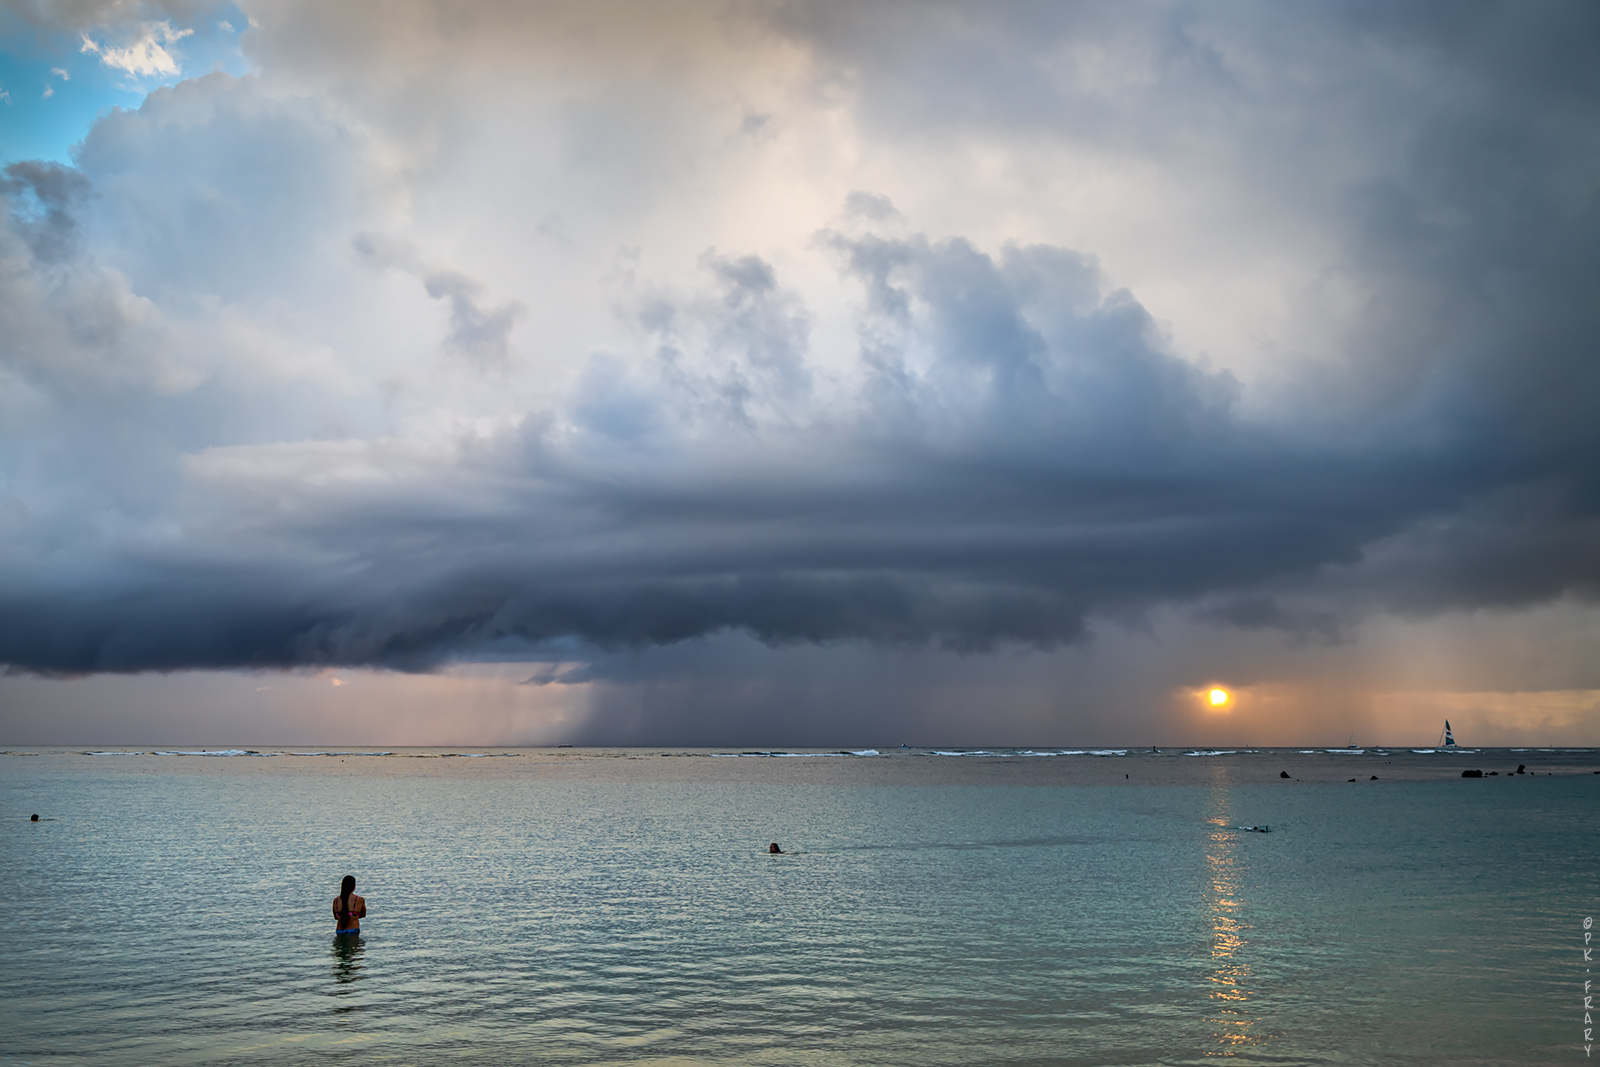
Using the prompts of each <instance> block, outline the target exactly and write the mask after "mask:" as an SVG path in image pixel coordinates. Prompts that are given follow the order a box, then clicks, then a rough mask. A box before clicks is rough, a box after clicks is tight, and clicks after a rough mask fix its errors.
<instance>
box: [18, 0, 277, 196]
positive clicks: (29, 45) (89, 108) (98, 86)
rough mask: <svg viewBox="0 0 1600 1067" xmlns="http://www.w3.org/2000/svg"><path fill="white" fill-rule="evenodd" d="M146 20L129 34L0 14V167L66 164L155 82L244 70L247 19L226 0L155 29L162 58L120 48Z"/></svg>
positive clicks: (144, 28)
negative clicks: (96, 129) (43, 25)
mask: <svg viewBox="0 0 1600 1067" xmlns="http://www.w3.org/2000/svg"><path fill="white" fill-rule="evenodd" d="M152 25H159V24H148V23H147V24H144V25H142V26H140V27H134V28H132V30H131V36H130V30H128V29H123V30H116V29H110V28H108V29H90V30H88V31H85V32H76V31H72V32H69V31H64V30H59V29H55V30H41V29H40V28H38V27H35V26H31V25H28V24H27V23H24V22H22V21H21V20H20V19H17V18H16V17H15V16H6V15H0V166H4V165H6V164H9V163H15V162H18V161H19V160H24V159H42V160H49V161H52V162H56V163H67V164H70V163H72V162H73V150H74V148H75V147H76V146H77V145H78V144H80V143H82V141H83V139H84V136H85V135H87V134H88V132H89V129H90V127H91V126H93V125H94V123H95V121H96V120H97V119H99V118H100V117H101V116H103V115H105V114H107V113H108V112H110V111H111V110H112V109H113V108H129V109H131V108H137V107H138V106H139V105H140V104H142V103H143V102H144V99H145V97H146V96H148V95H149V94H150V93H151V92H153V91H154V90H156V89H159V88H162V87H163V86H168V85H175V84H177V83H178V82H180V81H183V80H185V79H188V78H196V77H200V76H202V75H205V74H209V73H211V72H212V71H214V70H222V71H225V72H227V73H228V74H231V75H233V76H234V77H240V76H242V75H244V74H245V73H247V72H248V70H249V62H248V61H247V60H246V58H245V55H244V52H243V51H242V49H241V48H240V38H241V36H242V34H243V33H244V32H245V31H246V30H247V29H248V19H247V18H246V16H245V15H244V14H243V12H241V11H240V10H239V9H238V8H237V7H236V6H234V5H233V4H231V3H228V4H219V5H218V6H216V7H215V8H212V9H210V10H209V11H208V12H206V13H205V14H204V15H203V16H196V17H195V18H194V19H193V20H192V21H190V22H179V21H175V20H169V22H168V23H167V25H166V27H165V28H162V29H158V30H156V31H155V37H154V42H153V43H154V44H155V45H156V46H157V47H158V48H159V50H160V52H161V53H163V54H164V55H165V56H166V57H168V58H169V59H170V64H168V63H166V62H165V61H163V60H162V57H161V56H160V55H155V54H154V53H151V52H148V51H146V52H144V53H142V54H139V53H135V54H133V55H137V56H138V57H139V58H142V59H144V60H145V62H142V63H141V62H134V61H132V58H133V57H132V55H130V54H129V53H128V52H127V51H126V50H127V49H129V48H130V46H132V47H136V46H137V44H138V38H139V37H140V36H141V35H142V34H146V33H147V32H148V30H149V27H151V26H152ZM152 56H154V58H155V60H156V62H154V63H151V62H149V60H150V58H151V57H152ZM119 62H120V65H118V64H119ZM164 67H166V68H169V69H162V68H164Z"/></svg>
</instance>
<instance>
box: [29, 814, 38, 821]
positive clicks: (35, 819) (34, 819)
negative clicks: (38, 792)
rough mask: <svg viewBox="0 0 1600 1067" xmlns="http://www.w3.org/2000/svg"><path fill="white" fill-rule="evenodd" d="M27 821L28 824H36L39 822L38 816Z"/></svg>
mask: <svg viewBox="0 0 1600 1067" xmlns="http://www.w3.org/2000/svg"><path fill="white" fill-rule="evenodd" d="M28 821H29V822H38V821H39V816H37V815H35V816H34V817H33V818H31V819H29V820H28Z"/></svg>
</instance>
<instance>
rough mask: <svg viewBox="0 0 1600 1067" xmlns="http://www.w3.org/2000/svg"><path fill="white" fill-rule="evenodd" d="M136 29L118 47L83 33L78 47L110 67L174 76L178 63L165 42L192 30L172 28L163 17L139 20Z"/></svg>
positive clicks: (137, 74) (141, 75)
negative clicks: (126, 40) (123, 43)
mask: <svg viewBox="0 0 1600 1067" xmlns="http://www.w3.org/2000/svg"><path fill="white" fill-rule="evenodd" d="M139 31H140V32H139V36H137V37H135V38H134V39H133V40H132V41H130V42H128V43H127V44H126V45H123V46H122V47H120V48H116V47H111V46H107V45H103V44H100V43H98V42H96V41H94V40H93V39H91V38H90V37H89V35H88V34H84V35H83V47H82V48H80V49H79V51H80V52H85V53H89V54H91V55H97V56H99V57H100V62H102V63H104V64H105V65H106V66H108V67H110V68H111V69H113V70H120V71H125V72H126V73H128V74H132V75H134V76H135V77H139V78H154V77H158V76H166V77H176V76H177V75H178V73H179V63H178V60H177V59H176V58H175V57H174V56H173V54H172V53H171V52H169V51H167V48H166V46H167V45H172V44H176V43H177V42H179V41H181V40H183V38H185V37H188V36H189V35H190V34H192V33H194V31H193V30H175V29H173V28H172V23H171V22H168V21H165V20H163V21H161V22H145V23H141V24H140V27H139Z"/></svg>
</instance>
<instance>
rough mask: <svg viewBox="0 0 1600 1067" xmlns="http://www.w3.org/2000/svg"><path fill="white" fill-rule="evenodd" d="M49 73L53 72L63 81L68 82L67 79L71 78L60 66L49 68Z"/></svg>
mask: <svg viewBox="0 0 1600 1067" xmlns="http://www.w3.org/2000/svg"><path fill="white" fill-rule="evenodd" d="M50 73H51V74H54V75H55V76H56V77H58V78H60V79H61V80H62V81H64V82H69V81H71V80H72V75H70V74H68V73H67V72H66V71H64V70H62V69H61V68H60V67H51V68H50Z"/></svg>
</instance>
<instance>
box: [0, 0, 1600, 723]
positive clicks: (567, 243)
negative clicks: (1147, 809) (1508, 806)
mask: <svg viewBox="0 0 1600 1067" xmlns="http://www.w3.org/2000/svg"><path fill="white" fill-rule="evenodd" d="M1596 55H1600V8H1597V7H1596V6H1595V5H1593V4H1592V3H1587V2H1573V3H1544V2H1531V3H1530V2H1518V3H1477V2H1465V3H1406V4H1367V3H1354V2H1352V3H1310V4H1298V5H1281V4H1273V3H1265V2H1262V3H1249V2H1239V3H1226V4H1215V3H1187V2H1170V3H1163V2H1150V3H1144V4H1122V3H1084V4H1039V3H1023V2H1014V3H1004V2H990V3H982V4H977V3H940V2H936V0H929V2H919V3H909V2H908V3H898V2H870V0H864V2H860V3H852V4H848V5H845V4H807V3H788V2H781V0H751V2H741V0H718V2H660V0H652V2H640V3H633V2H627V0H598V2H595V0H589V2H572V3H560V2H550V3H541V4H525V3H510V2H495V0H450V2H445V0H436V2H424V0H407V2H402V3H389V2H384V3H378V2H362V0H352V2H349V3H341V4H336V5H330V4H324V3H316V2H310V0H304V2H302V0H274V2H273V3H270V4H268V3H256V2H253V0H243V2H239V3H233V4H225V5H215V4H210V3H206V2H201V0H171V2H159V0H61V2H56V3H48V2H45V0H0V664H5V667H4V669H3V674H0V743H5V744H12V745H23V744H74V745H75V744H192V745H232V744H298V743H307V744H320V743H352V744H387V745H402V744H556V743H573V744H617V745H623V744H638V745H710V746H720V745H747V746H748V745H759V746H794V747H798V746H846V745H848V746H866V745H872V746H878V747H887V746H892V745H896V744H901V743H906V744H911V745H924V744H940V745H974V746H979V745H1008V744H1014V745H1047V744H1060V745H1075V744H1082V745H1119V744H1122V745H1297V744H1313V745H1344V744H1347V743H1351V742H1354V743H1357V744H1374V745H1376V744H1384V745H1420V746H1426V745H1431V744H1433V743H1434V742H1435V741H1436V740H1437V739H1438V735H1439V733H1440V731H1441V728H1442V726H1443V722H1444V720H1445V719H1446V718H1449V719H1450V720H1451V722H1452V724H1453V725H1454V727H1455V733H1456V736H1457V738H1458V739H1459V740H1461V741H1462V742H1463V743H1466V744H1477V745H1556V744H1560V745H1600V418H1597V415H1600V348H1597V342H1596V339H1595V338H1596V333H1597V327H1600V301H1597V300H1596V299H1595V294H1596V293H1600V178H1597V176H1600V124H1597V123H1596V122H1595V121H1594V116H1595V115H1596V114H1597V113H1600V64H1596V63H1595V62H1594V61H1593V59H1594V57H1595V56H1596ZM1212 689H1222V690H1224V691H1225V692H1226V693H1227V694H1228V696H1227V699H1226V700H1225V701H1224V702H1223V703H1222V704H1221V705H1213V704H1212V702H1211V700H1210V698H1209V696H1208V694H1209V693H1210V691H1211V690H1212Z"/></svg>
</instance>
